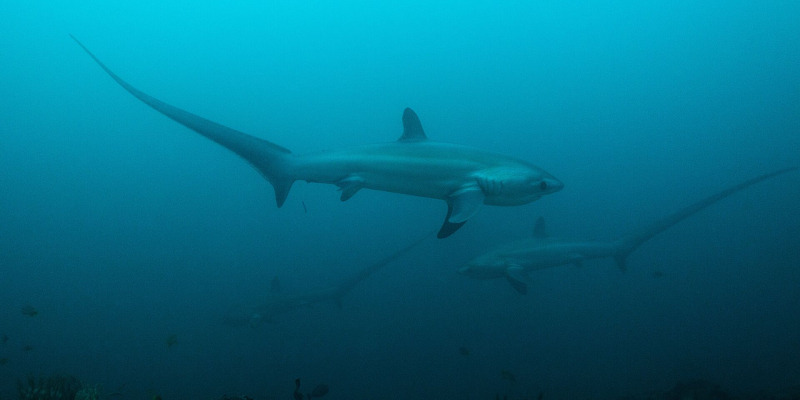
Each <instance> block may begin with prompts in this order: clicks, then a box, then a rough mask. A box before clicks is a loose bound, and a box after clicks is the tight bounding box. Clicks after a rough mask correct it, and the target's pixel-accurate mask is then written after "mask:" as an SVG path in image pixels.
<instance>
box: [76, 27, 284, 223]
mask: <svg viewBox="0 0 800 400" xmlns="http://www.w3.org/2000/svg"><path fill="white" fill-rule="evenodd" d="M69 36H70V37H71V38H72V39H73V40H75V42H77V43H78V45H79V46H81V48H83V50H85V51H86V53H88V54H89V56H90V57H92V59H93V60H94V61H95V62H96V63H97V64H98V65H99V66H100V68H103V70H104V71H106V73H107V74H108V75H109V76H111V78H112V79H114V80H115V81H116V82H117V83H118V84H119V85H120V86H122V88H123V89H125V90H127V91H128V92H129V93H130V94H132V95H133V96H134V97H136V98H137V99H139V100H141V101H142V102H143V103H145V104H147V105H148V106H150V107H151V108H153V109H154V110H156V111H158V112H160V113H161V114H164V115H165V116H167V117H169V118H170V119H172V120H174V121H175V122H177V123H179V124H181V125H183V126H185V127H187V128H189V129H191V130H193V131H195V132H197V133H199V134H201V135H203V136H205V137H206V138H208V139H211V140H213V141H214V142H216V143H217V144H219V145H221V146H223V147H225V148H226V149H228V150H230V151H232V152H234V153H236V154H237V155H238V156H239V157H242V158H243V159H245V161H247V162H248V163H250V165H252V166H253V168H255V169H256V170H257V171H258V172H260V173H261V175H262V176H264V178H266V179H267V180H269V181H270V183H272V187H273V188H275V201H276V203H277V204H278V207H280V206H282V205H283V203H284V202H285V201H286V196H288V194H289V189H291V187H292V183H294V179H292V178H291V177H290V175H289V174H287V169H288V168H289V163H290V161H291V152H290V151H289V150H287V149H285V148H283V147H281V146H278V145H277V144H275V143H271V142H268V141H266V140H263V139H259V138H257V137H254V136H250V135H248V134H246V133H243V132H239V131H237V130H235V129H231V128H228V127H227V126H224V125H220V124H218V123H216V122H214V121H209V120H207V119H205V118H203V117H200V116H197V115H194V114H192V113H190V112H187V111H184V110H181V109H180V108H177V107H175V106H172V105H169V104H167V103H164V102H163V101H161V100H158V99H156V98H154V97H152V96H150V95H148V94H146V93H144V92H142V91H140V90H139V89H136V88H135V87H133V86H131V85H130V84H129V83H128V82H125V81H124V80H122V78H120V77H119V76H117V74H115V73H114V72H113V71H111V70H110V69H109V68H108V67H106V66H105V64H103V63H102V62H101V61H100V60H99V59H98V58H97V57H96V56H95V55H94V54H92V52H91V51H89V49H88V48H86V46H84V45H83V43H81V42H80V41H78V39H76V38H75V37H74V36H72V35H69Z"/></svg>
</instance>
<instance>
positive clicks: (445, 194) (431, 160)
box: [70, 35, 564, 238]
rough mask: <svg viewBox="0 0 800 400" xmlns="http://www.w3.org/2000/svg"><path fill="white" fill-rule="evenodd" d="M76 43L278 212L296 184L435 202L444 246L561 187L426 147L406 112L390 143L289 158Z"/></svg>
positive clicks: (468, 154)
mask: <svg viewBox="0 0 800 400" xmlns="http://www.w3.org/2000/svg"><path fill="white" fill-rule="evenodd" d="M70 36H72V35H70ZM72 38H73V39H75V37H72ZM75 41H76V42H78V44H79V45H80V46H81V47H82V48H83V49H84V50H86V52H87V53H89V56H91V57H92V58H93V59H94V60H95V61H96V62H97V64H99V65H100V67H101V68H103V69H104V70H105V71H106V73H108V74H109V75H110V76H111V78H113V79H114V80H115V81H116V82H117V83H118V84H120V86H122V87H123V88H124V89H125V90H127V91H128V92H130V93H131V94H132V95H133V96H134V97H136V98H137V99H139V100H141V101H142V102H144V103H145V104H147V105H148V106H150V107H152V108H153V109H155V110H156V111H158V112H160V113H162V114H164V115H166V116H167V117H169V118H171V119H173V120H175V121H176V122H178V123H180V124H181V125H183V126H185V127H187V128H189V129H191V130H193V131H195V132H197V133H199V134H201V135H203V136H205V137H206V138H208V139H211V140H213V141H214V142H216V143H217V144H219V145H221V146H223V147H225V148H227V149H229V150H231V151H233V152H234V153H236V154H237V155H239V156H240V157H242V158H243V159H245V160H246V161H247V162H248V163H250V165H251V166H253V168H255V169H256V170H257V171H258V172H260V173H261V175H262V176H264V178H266V179H267V180H269V182H270V183H272V187H273V188H274V189H275V200H276V202H277V204H278V207H281V206H282V205H283V203H284V202H285V201H286V196H287V195H288V194H289V189H290V188H291V187H292V184H293V183H294V181H296V180H301V181H306V182H316V183H328V184H333V185H336V186H338V187H339V190H340V191H341V192H342V195H341V200H342V201H345V200H347V199H349V198H351V197H353V195H355V194H356V193H357V192H358V191H359V190H361V189H373V190H381V191H385V192H393V193H401V194H408V195H412V196H420V197H429V198H433V199H440V200H444V201H445V202H446V203H447V216H446V217H445V220H444V223H443V224H442V227H441V229H440V230H439V233H438V234H437V237H439V238H445V237H447V236H450V235H451V234H453V232H455V231H456V230H458V228H460V227H461V226H462V225H464V223H465V222H466V221H467V220H468V219H469V218H471V217H472V216H473V215H475V213H477V212H478V209H480V207H481V205H483V204H488V205H494V206H519V205H524V204H528V203H530V202H532V201H534V200H537V199H539V198H540V197H542V196H543V195H546V194H550V193H555V192H557V191H559V190H561V189H562V188H563V187H564V185H563V184H562V183H561V182H560V181H559V180H558V179H556V178H554V177H553V176H552V175H550V174H549V173H547V172H545V171H544V170H542V169H541V168H539V167H537V166H535V165H533V164H530V163H528V162H525V161H522V160H517V159H514V158H511V157H507V156H503V155H499V154H494V153H490V152H487V151H483V150H480V149H475V148H471V147H466V146H460V145H455V144H447V143H439V142H434V141H431V140H428V138H427V137H426V136H425V132H424V131H423V129H422V124H421V123H420V120H419V118H418V117H417V114H416V113H414V111H412V110H411V109H410V108H406V109H405V111H404V112H403V134H402V136H400V139H399V140H397V141H396V142H390V143H381V144H372V145H365V146H359V147H353V148H349V149H342V150H335V151H325V152H319V153H315V154H308V155H295V154H292V153H291V152H290V151H289V150H287V149H285V148H283V147H281V146H278V145H277V144H274V143H271V142H268V141H266V140H263V139H259V138H256V137H253V136H250V135H248V134H245V133H242V132H239V131H237V130H234V129H231V128H228V127H226V126H223V125H220V124H218V123H216V122H212V121H209V120H207V119H205V118H202V117H199V116H197V115H194V114H192V113H189V112H186V111H184V110H181V109H179V108H177V107H173V106H171V105H169V104H167V103H164V102H162V101H160V100H158V99H155V98H153V97H150V96H149V95H147V94H145V93H143V92H141V91H140V90H138V89H136V88H134V87H133V86H131V85H130V84H128V83H127V82H125V81H124V80H122V79H121V78H120V77H119V76H117V75H116V74H115V73H114V72H112V71H111V70H110V69H108V67H106V66H105V65H104V64H103V63H102V62H101V61H100V60H99V59H98V58H97V57H95V56H94V54H92V53H91V52H90V51H89V50H88V49H87V48H86V47H85V46H84V45H83V44H81V43H80V42H79V41H78V40H77V39H75Z"/></svg>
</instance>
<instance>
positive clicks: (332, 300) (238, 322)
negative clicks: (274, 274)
mask: <svg viewBox="0 0 800 400" xmlns="http://www.w3.org/2000/svg"><path fill="white" fill-rule="evenodd" d="M429 236H430V235H426V236H425V237H422V238H420V239H417V240H416V241H414V242H412V243H410V244H409V245H407V246H406V247H403V248H402V249H400V250H397V251H395V252H394V253H392V254H390V255H388V256H386V257H384V258H382V259H380V260H378V261H376V262H374V263H372V264H370V265H369V266H367V267H366V268H363V269H361V270H360V271H358V272H357V273H354V274H352V275H351V276H349V277H347V278H346V279H344V280H342V281H341V282H338V283H337V284H335V285H331V286H324V287H319V288H315V289H311V290H307V291H304V292H298V293H284V292H283V290H282V289H281V287H280V282H279V281H278V278H275V279H274V280H273V281H272V288H271V290H270V293H269V294H268V295H267V296H266V297H265V298H264V299H262V300H260V301H259V302H258V303H256V304H254V305H250V306H244V307H236V308H235V309H233V310H231V311H230V312H229V314H228V315H227V316H226V318H225V321H226V323H227V324H228V325H232V326H247V325H249V326H251V327H253V328H255V327H258V326H259V325H261V324H263V323H265V322H271V321H274V320H275V317H276V316H278V315H281V314H287V313H291V312H294V311H297V310H300V309H303V308H306V307H310V306H313V305H315V304H325V303H327V304H336V305H337V306H338V307H341V306H342V298H343V297H344V296H345V295H346V294H347V293H349V292H350V291H351V290H353V288H354V287H355V286H356V285H358V284H359V283H361V282H362V281H363V280H365V279H367V278H368V277H369V276H370V275H372V274H374V273H375V272H376V271H378V270H379V269H381V268H383V267H385V266H386V265H388V264H389V263H391V262H392V261H395V260H397V259H398V258H400V257H401V256H403V255H404V254H406V253H407V252H409V251H410V250H412V249H413V248H415V247H417V246H418V245H419V244H420V243H422V242H423V241H424V240H425V239H426V238H428V237H429Z"/></svg>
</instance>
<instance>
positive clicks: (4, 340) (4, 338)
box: [3, 335, 8, 344]
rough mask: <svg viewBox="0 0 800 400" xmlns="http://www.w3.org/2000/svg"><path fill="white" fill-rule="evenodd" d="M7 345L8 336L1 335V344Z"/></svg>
mask: <svg viewBox="0 0 800 400" xmlns="http://www.w3.org/2000/svg"><path fill="white" fill-rule="evenodd" d="M6 343H8V335H3V344H6Z"/></svg>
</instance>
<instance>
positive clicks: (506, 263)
mask: <svg viewBox="0 0 800 400" xmlns="http://www.w3.org/2000/svg"><path fill="white" fill-rule="evenodd" d="M795 170H797V168H786V169H781V170H778V171H775V172H771V173H768V174H764V175H761V176H759V177H756V178H753V179H750V180H748V181H745V182H742V183H739V184H738V185H734V186H731V187H729V188H727V189H725V190H722V191H720V192H718V193H716V194H714V195H711V196H709V197H707V198H705V199H703V200H701V201H699V202H697V203H694V204H692V205H690V206H688V207H686V208H684V209H682V210H680V211H677V212H675V213H673V214H671V215H668V216H667V217H664V218H663V219H661V220H658V221H656V222H654V223H652V224H651V225H649V226H647V227H645V228H644V229H642V230H640V231H638V232H636V233H633V234H629V235H625V236H622V237H621V238H619V239H617V240H615V241H612V242H599V241H572V240H564V239H558V238H554V237H550V236H548V235H547V233H546V232H545V222H544V218H542V217H539V219H538V220H537V221H536V225H535V226H534V229H533V235H532V236H531V237H528V238H525V239H522V240H518V241H515V242H512V243H508V244H506V245H502V246H500V247H498V248H496V249H494V250H491V251H489V252H487V253H485V254H483V255H481V256H479V257H476V258H474V259H473V260H471V261H470V262H468V263H467V264H466V265H465V266H464V267H462V268H459V269H458V273H459V274H461V275H465V276H468V277H470V278H475V279H498V278H505V279H507V280H508V282H509V283H510V284H511V286H512V287H513V288H514V289H515V290H516V291H518V292H519V293H522V294H526V293H527V292H528V273H529V272H531V271H534V270H539V269H544V268H551V267H558V266H561V265H567V264H575V265H581V264H582V263H583V262H584V261H585V260H592V259H597V258H609V257H610V258H613V259H614V260H616V262H617V264H618V265H619V267H620V269H622V270H625V264H626V259H627V258H628V256H629V255H630V254H631V253H632V252H633V251H634V250H636V249H637V248H639V246H641V245H642V244H643V243H645V242H646V241H648V240H650V239H651V238H652V237H653V236H655V235H657V234H659V233H661V232H663V231H664V230H666V229H667V228H669V227H671V226H673V225H675V224H677V223H678V222H681V221H683V220H684V219H686V218H687V217H689V216H691V215H692V214H694V213H696V212H698V211H700V210H702V209H704V208H706V207H708V206H710V205H712V204H714V203H716V202H718V201H720V200H722V199H724V198H726V197H728V196H730V195H732V194H734V193H736V192H738V191H740V190H743V189H745V188H747V187H750V186H752V185H755V184H756V183H759V182H762V181H764V180H767V179H769V178H772V177H775V176H778V175H782V174H785V173H787V172H791V171H795Z"/></svg>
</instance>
